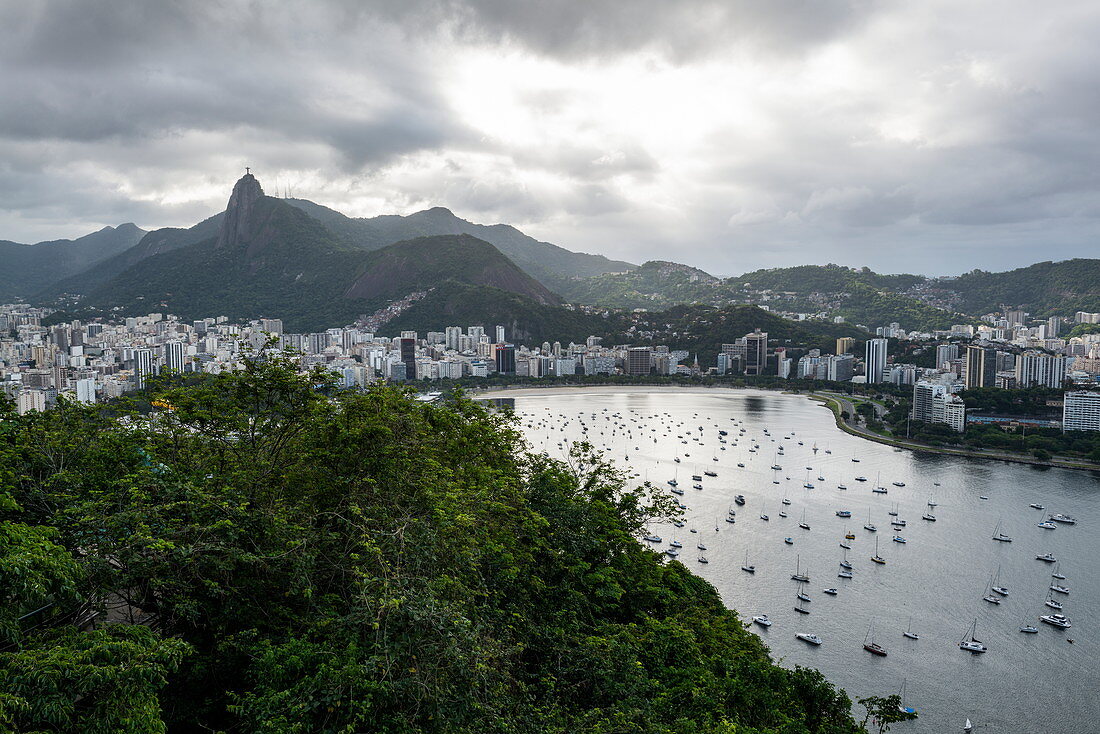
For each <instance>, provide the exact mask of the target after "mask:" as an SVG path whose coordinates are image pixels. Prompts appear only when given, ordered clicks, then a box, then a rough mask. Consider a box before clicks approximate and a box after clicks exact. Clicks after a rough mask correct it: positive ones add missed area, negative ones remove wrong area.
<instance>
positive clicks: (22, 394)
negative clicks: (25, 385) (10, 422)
mask: <svg viewBox="0 0 1100 734" xmlns="http://www.w3.org/2000/svg"><path fill="white" fill-rule="evenodd" d="M15 406H16V410H17V411H19V415H24V414H26V413H30V412H31V411H32V410H33V411H37V412H39V413H41V412H42V411H44V410H45V409H46V393H45V392H43V391H42V390H20V391H19V397H18V399H16V401H15Z"/></svg>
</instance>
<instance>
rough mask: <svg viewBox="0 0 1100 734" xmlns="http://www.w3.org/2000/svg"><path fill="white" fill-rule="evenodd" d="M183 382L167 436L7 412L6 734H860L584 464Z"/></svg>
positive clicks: (88, 419) (300, 399)
mask: <svg viewBox="0 0 1100 734" xmlns="http://www.w3.org/2000/svg"><path fill="white" fill-rule="evenodd" d="M191 379H192V380H194V381H191V382H187V383H182V382H167V381H166V382H162V383H159V384H158V385H156V386H155V388H154V389H153V392H152V393H150V394H148V395H144V396H139V400H140V402H139V403H137V404H135V408H136V407H138V406H140V405H146V406H147V405H151V404H155V405H159V406H170V409H164V407H162V408H161V409H160V410H159V412H157V413H156V414H154V415H151V416H148V415H145V414H144V413H141V412H134V411H133V410H124V408H123V406H114V407H113V408H111V409H109V410H105V409H104V408H103V407H102V406H80V405H76V404H63V405H62V406H61V407H60V408H59V409H57V410H52V411H49V412H46V413H30V414H28V415H25V416H18V415H15V414H14V412H13V411H12V410H11V406H10V404H7V403H5V404H3V406H2V407H0V439H2V440H0V481H2V484H0V540H2V542H0V581H3V584H2V585H0V595H2V598H3V602H4V603H3V604H0V641H2V644H3V648H2V649H0V727H2V728H5V729H9V730H15V731H25V732H30V731H46V730H48V731H52V732H63V733H66V734H69V733H72V734H76V733H77V732H82V733H83V732H91V733H93V734H94V733H100V732H102V733H104V734H106V732H112V733H122V734H138V733H139V732H141V733H144V732H163V731H169V730H170V731H181V732H182V731H250V732H272V733H274V732H280V733H281V732H302V733H303V734H304V733H305V732H310V733H313V732H321V733H329V732H332V733H335V732H357V731H385V732H407V733H410V734H411V733H412V732H438V733H439V734H443V733H444V732H446V733H448V734H454V733H458V734H461V733H463V732H471V733H472V732H479V733H481V732H500V733H501V734H504V733H505V732H534V733H538V732H553V733H559V732H560V733H563V734H564V733H565V732H578V731H583V732H609V733H610V732H656V733H667V734H694V733H701V732H724V733H725V734H732V732H744V733H745V734H768V733H774V734H779V733H780V732H782V734H803V733H807V734H808V733H810V732H815V733H820V734H848V733H851V732H856V731H859V727H858V726H857V725H856V724H855V723H854V722H853V720H852V719H851V717H850V713H849V708H850V702H849V699H848V698H847V696H845V695H844V694H843V693H842V692H838V691H837V690H835V689H834V688H833V687H832V686H831V685H830V684H829V683H828V682H827V681H826V680H825V679H824V678H823V677H822V676H821V675H820V674H819V673H817V672H816V671H812V670H807V669H801V668H798V669H795V670H785V669H783V668H780V667H778V666H776V665H775V664H773V663H772V662H771V660H770V659H769V657H768V654H767V650H766V649H765V647H764V645H763V644H762V643H761V641H760V639H759V638H757V637H756V636H755V635H753V634H752V633H751V632H749V631H747V630H746V629H745V628H744V626H743V625H742V623H741V621H740V620H739V619H738V618H737V615H736V614H735V613H734V612H732V611H729V610H728V609H726V608H725V607H724V606H723V604H722V602H721V600H720V598H719V596H718V594H717V593H716V591H715V590H714V588H713V587H711V586H710V585H709V584H707V583H706V582H705V581H703V580H702V579H700V578H698V577H696V576H694V575H692V574H691V573H690V572H689V571H688V570H687V569H686V568H685V567H684V566H682V565H681V564H679V563H677V562H668V563H666V562H664V561H662V560H661V557H660V556H659V555H658V554H657V553H655V552H653V551H651V550H649V549H647V548H645V547H643V546H642V545H641V544H640V543H638V542H637V541H636V538H637V537H638V536H639V534H640V533H642V532H643V531H644V528H645V525H646V523H647V521H648V520H649V519H650V518H651V517H654V516H660V517H668V516H670V515H671V514H672V513H673V512H675V507H674V505H673V504H672V503H671V501H670V499H669V497H668V496H667V495H665V494H663V493H657V492H655V491H651V490H649V489H646V488H644V487H641V488H634V487H631V486H629V485H627V484H626V481H625V478H624V476H623V475H622V474H620V473H618V472H616V471H615V470H613V469H612V468H611V467H610V466H608V465H606V464H605V463H603V462H602V461H601V460H600V458H599V457H598V456H596V455H594V454H592V453H590V452H589V451H587V450H585V449H583V448H581V449H578V450H577V452H576V453H575V454H574V456H573V458H572V460H571V462H569V463H568V464H565V463H559V462H556V461H552V460H550V459H549V458H546V457H544V456H541V455H530V454H526V453H524V451H523V447H522V445H521V443H520V439H519V436H518V434H517V432H516V431H515V429H514V428H513V426H512V424H511V421H510V419H509V418H508V417H507V416H506V415H500V414H494V413H490V412H487V411H486V410H485V409H483V408H480V407H478V406H477V405H476V404H474V403H472V402H469V401H466V400H463V399H461V398H458V399H456V400H455V401H454V402H451V403H448V404H442V405H423V404H419V403H416V402H415V401H413V400H411V399H410V398H409V397H408V396H406V395H404V394H403V393H401V392H400V391H398V390H396V389H393V388H384V387H381V388H376V389H373V390H371V391H370V392H368V393H365V394H363V393H355V394H342V393H336V392H333V387H332V383H331V382H330V378H328V377H326V376H325V374H324V373H323V372H320V371H318V372H316V373H314V374H312V375H310V376H308V377H299V376H298V375H296V374H295V373H294V371H293V369H292V368H291V367H289V366H288V365H286V364H284V363H282V362H280V361H278V360H268V359H264V358H263V356H262V355H260V357H259V358H256V359H249V360H248V361H247V369H246V370H245V371H243V372H232V373H224V374H222V375H218V376H196V377H193V378H191ZM123 419H125V420H123ZM42 607H45V608H44V609H42V610H41V611H39V612H37V613H35V614H32V615H31V617H28V618H26V619H22V620H21V619H20V618H21V617H22V615H25V614H27V613H29V612H32V611H33V610H37V609H40V608H42ZM74 610H91V611H92V612H98V613H99V615H100V616H99V617H98V619H99V621H98V622H97V624H96V625H95V626H94V628H86V627H84V628H81V627H78V626H75V625H73V624H72V620H73V618H74V616H79V617H80V618H84V615H74V614H73V612H74ZM105 612H106V613H105Z"/></svg>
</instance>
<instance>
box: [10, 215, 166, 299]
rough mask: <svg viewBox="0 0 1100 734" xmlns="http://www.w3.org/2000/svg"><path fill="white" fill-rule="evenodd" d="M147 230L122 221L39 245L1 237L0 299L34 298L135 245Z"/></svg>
mask: <svg viewBox="0 0 1100 734" xmlns="http://www.w3.org/2000/svg"><path fill="white" fill-rule="evenodd" d="M144 234H145V231H144V230H142V229H140V228H138V227H137V226H136V225H133V224H120V225H119V226H117V227H104V228H103V229H101V230H99V231H98V232H93V233H92V234H89V235H85V236H84V237H80V238H77V239H75V240H53V241H50V242H39V243H38V244H36V245H23V244H19V243H17V242H7V241H0V265H2V266H0V302H3V301H10V300H13V299H15V298H31V297H33V296H35V295H36V294H37V293H38V292H39V291H41V290H42V289H44V288H49V287H52V286H53V285H54V284H55V283H57V282H58V281H60V280H62V279H65V278H68V277H69V276H72V275H76V274H78V273H81V272H83V271H85V270H87V269H88V268H91V267H94V266H95V265H96V264H97V263H100V262H102V261H104V260H108V259H110V258H112V257H113V256H115V255H117V254H118V253H120V252H123V251H124V250H126V249H128V248H130V247H132V246H133V245H134V244H135V243H137V242H138V240H140V239H141V238H142V235H144Z"/></svg>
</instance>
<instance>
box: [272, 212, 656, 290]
mask: <svg viewBox="0 0 1100 734" xmlns="http://www.w3.org/2000/svg"><path fill="white" fill-rule="evenodd" d="M287 201H288V203H290V204H293V205H294V206H297V207H300V208H301V209H302V210H303V211H305V212H306V213H307V214H309V215H310V216H312V217H314V218H316V219H317V220H318V221H320V222H322V223H323V224H324V225H325V226H326V227H328V228H329V229H330V230H331V231H332V232H334V233H335V234H336V235H337V236H338V237H340V238H341V239H342V240H344V241H345V242H347V243H349V244H352V245H355V246H357V247H362V248H364V249H372V250H373V249H377V248H380V247H384V246H386V245H388V244H391V243H393V242H398V241H401V240H409V239H414V238H417V237H428V236H433V235H457V234H467V235H471V236H473V237H477V238H478V239H480V240H484V241H485V242H488V243H490V244H492V245H493V246H495V247H496V248H497V249H498V250H500V251H501V252H503V253H504V254H505V255H506V256H507V257H508V259H509V260H511V261H512V262H514V263H515V264H516V265H519V266H520V268H522V269H523V270H524V271H525V272H527V273H529V274H530V275H531V276H533V277H534V278H536V279H537V280H538V281H539V282H541V283H542V284H543V285H545V286H546V287H548V288H550V289H551V290H553V291H558V292H560V290H561V288H562V287H563V284H564V283H566V282H567V281H568V280H569V279H570V278H577V277H580V278H586V277H590V276H594V275H600V274H602V273H609V272H619V271H623V270H629V269H631V268H634V267H637V266H635V265H632V264H631V263H627V262H622V261H618V260H609V259H608V258H606V257H604V256H602V255H589V254H587V253H583V252H572V251H570V250H566V249H565V248H563V247H558V246H557V245H553V244H550V243H549V242H540V241H539V240H536V239H535V238H533V237H529V236H527V235H525V234H524V233H523V232H521V231H519V230H518V229H516V228H515V227H512V226H509V225H507V224H493V225H484V224H474V223H472V222H468V221H466V220H465V219H460V218H459V217H456V216H455V215H454V214H453V213H452V212H451V211H450V210H449V209H445V208H443V207H434V208H432V209H426V210H424V211H421V212H416V213H414V214H410V215H408V216H397V215H383V216H379V217H371V218H366V219H362V218H354V217H348V216H345V215H344V214H341V213H340V212H338V211H335V210H334V209H329V208H328V207H325V206H321V205H319V204H315V203H313V202H311V201H305V200H302V199H288V200H287Z"/></svg>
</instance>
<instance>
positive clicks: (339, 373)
mask: <svg viewBox="0 0 1100 734" xmlns="http://www.w3.org/2000/svg"><path fill="white" fill-rule="evenodd" d="M47 316H48V312H47V311H43V310H41V309H36V308H32V307H30V306H28V305H26V304H12V305H6V306H0V391H2V392H3V393H4V394H6V395H7V396H8V397H10V398H13V399H15V401H16V403H17V405H18V407H19V410H20V412H26V411H29V410H43V409H45V408H46V407H47V406H49V405H52V404H53V403H54V402H56V400H57V399H58V397H59V396H67V397H68V398H70V399H73V400H78V401H80V402H84V403H94V402H98V401H101V400H103V399H109V398H114V397H118V396H120V395H122V394H123V393H125V392H127V391H129V390H134V389H140V388H142V387H144V386H145V384H146V382H147V381H148V379H149V378H150V377H152V376H155V375H158V374H160V373H161V372H163V371H165V370H172V371H174V372H179V373H188V372H205V373H210V374H217V373H219V372H222V371H223V370H233V369H238V368H240V367H241V365H242V359H243V358H244V357H245V356H246V355H247V354H248V353H250V352H251V351H255V350H257V349H259V348H261V347H263V346H265V345H266V344H268V342H269V340H273V344H272V346H271V347H270V348H272V349H275V350H278V351H281V352H285V353H288V354H293V355H294V357H295V359H297V360H298V361H299V364H300V366H301V369H302V370H308V369H310V368H312V367H314V366H316V365H322V366H324V368H325V369H327V370H329V371H331V372H332V373H333V374H334V375H335V376H336V377H337V379H338V380H339V381H340V383H341V384H342V385H344V386H346V387H362V386H365V385H368V384H370V383H372V382H374V381H376V380H392V381H407V380H425V379H427V380H438V379H461V378H463V377H487V376H489V375H493V374H499V375H505V376H516V377H529V378H540V377H550V376H570V375H578V374H585V375H599V374H604V375H613V374H624V375H650V374H658V375H671V374H692V373H696V374H698V373H699V372H700V370H699V367H698V364H697V363H696V364H694V365H691V366H689V365H686V364H683V362H684V361H685V360H686V359H687V358H688V356H689V355H688V353H687V352H684V351H676V350H670V349H669V348H667V347H662V346H656V347H631V346H629V345H622V346H611V347H604V346H603V345H602V344H601V341H602V340H601V339H600V338H599V337H595V336H593V337H589V338H588V339H587V340H586V341H585V342H584V343H582V344H575V343H572V342H570V343H569V344H565V345H563V344H561V343H560V342H554V343H552V344H551V343H549V342H547V343H543V344H542V345H540V346H537V347H528V346H523V345H516V344H513V343H511V342H508V341H506V339H505V329H504V327H503V326H497V327H496V328H495V330H494V333H492V334H489V333H486V330H485V328H484V327H482V326H470V327H467V328H463V327H459V326H449V327H446V328H445V329H444V330H442V331H438V332H436V331H429V332H427V334H426V335H423V336H421V335H419V334H417V333H416V332H402V333H401V334H400V335H399V336H396V337H387V336H381V335H378V334H375V333H373V332H371V331H368V330H366V329H365V328H363V327H362V325H360V326H358V327H345V328H337V329H327V330H325V331H322V332H316V333H308V334H291V333H284V330H283V324H282V322H281V321H280V320H279V319H260V320H256V321H252V322H249V323H247V324H234V323H229V321H228V319H226V318H224V317H222V318H211V319H202V320H199V321H193V322H183V321H181V320H179V319H177V318H176V317H174V316H170V315H167V316H166V315H164V314H157V313H154V314H148V315H146V316H139V317H133V318H126V319H124V320H122V321H120V322H117V323H99V322H95V323H82V322H79V321H74V322H69V323H63V324H58V325H54V326H49V327H47V326H43V325H42V322H43V320H44V319H45V318H46V317H47ZM753 339H755V342H754V343H755V344H756V346H755V347H754V348H752V349H749V350H748V351H744V352H743V353H742V356H745V355H748V358H749V359H750V360H751V359H757V360H760V361H759V362H758V363H756V366H755V367H754V369H756V370H758V371H762V369H763V362H764V360H766V354H767V346H766V345H767V335H766V334H764V335H760V336H757V337H753ZM753 339H750V340H749V341H750V342H752V341H753ZM761 345H762V346H761Z"/></svg>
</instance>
